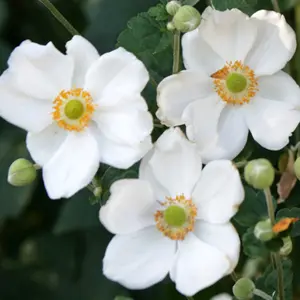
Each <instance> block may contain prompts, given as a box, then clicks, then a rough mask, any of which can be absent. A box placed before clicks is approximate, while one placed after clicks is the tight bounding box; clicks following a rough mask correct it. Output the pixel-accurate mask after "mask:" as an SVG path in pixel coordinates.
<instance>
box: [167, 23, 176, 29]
mask: <svg viewBox="0 0 300 300" xmlns="http://www.w3.org/2000/svg"><path fill="white" fill-rule="evenodd" d="M167 29H168V30H169V31H174V30H175V29H176V28H175V26H174V24H173V22H169V23H168V24H167Z"/></svg>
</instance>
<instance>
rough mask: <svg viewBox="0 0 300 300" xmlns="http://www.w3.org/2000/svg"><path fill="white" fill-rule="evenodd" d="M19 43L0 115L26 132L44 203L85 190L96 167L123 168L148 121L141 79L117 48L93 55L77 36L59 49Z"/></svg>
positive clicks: (135, 63)
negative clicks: (44, 194)
mask: <svg viewBox="0 0 300 300" xmlns="http://www.w3.org/2000/svg"><path fill="white" fill-rule="evenodd" d="M66 48H67V54H66V55H64V54H62V53H61V52H59V51H58V50H57V49H56V48H55V47H54V46H53V44H52V43H48V44H47V45H46V46H43V45H39V44H35V43H32V42H30V41H25V42H23V43H22V44H21V45H20V46H19V47H17V48H16V49H15V50H14V51H13V52H12V54H11V56H10V58H9V61H8V65H9V68H8V69H7V71H6V72H4V73H3V75H2V76H1V78H0V95H1V100H0V115H1V116H2V117H3V118H4V119H6V120H7V121H9V122H11V123H12V124H14V125H16V126H19V127H21V128H23V129H25V130H26V131H29V133H28V135H27V147H28V149H29V152H30V154H31V156H32V158H33V159H34V160H35V161H36V163H38V164H39V165H41V166H43V178H44V182H45V186H46V189H47V192H48V194H49V197H50V198H53V199H57V198H61V197H70V196H72V195H73V194H74V193H76V192H77V191H78V190H80V189H82V188H83V187H85V186H86V185H87V184H88V183H89V182H90V181H91V180H92V178H93V176H94V175H95V173H96V172H97V170H98V167H99V162H100V161H102V162H104V163H106V164H109V165H112V166H114V167H117V168H128V167H129V166H131V165H132V164H133V163H135V162H136V161H138V160H139V159H140V158H141V157H142V156H143V155H144V154H145V153H146V152H147V151H148V150H149V149H150V148H151V146H152V144H151V137H150V133H151V131H152V127H153V124H152V117H151V115H150V113H149V112H148V111H147V105H146V102H145V100H144V99H143V98H142V97H141V95H140V93H141V91H142V90H143V88H144V87H145V85H146V83H147V81H148V79H149V76H148V72H147V70H146V68H145V67H144V65H143V64H142V62H140V61H139V60H137V58H136V57H135V56H134V55H133V54H131V53H129V52H127V51H126V50H124V49H123V48H119V49H117V50H114V51H112V52H110V53H107V54H104V55H102V56H101V57H100V56H99V54H98V52H97V51H96V49H95V48H94V47H93V46H92V45H91V44H90V43H89V42H88V41H87V40H86V39H84V38H83V37H80V36H75V37H74V38H73V39H72V40H71V41H69V42H68V43H67V45H66Z"/></svg>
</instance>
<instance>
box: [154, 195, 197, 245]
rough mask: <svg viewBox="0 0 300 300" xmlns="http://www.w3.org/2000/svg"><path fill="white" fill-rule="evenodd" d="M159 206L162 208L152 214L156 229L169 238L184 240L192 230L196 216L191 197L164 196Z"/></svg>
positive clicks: (195, 208)
mask: <svg viewBox="0 0 300 300" xmlns="http://www.w3.org/2000/svg"><path fill="white" fill-rule="evenodd" d="M161 206H162V209H161V210H158V211H156V213H155V215H154V218H155V222H156V227H157V229H158V230H159V231H161V232H162V233H163V234H164V235H165V236H167V237H169V238H170V239H171V240H184V238H185V236H186V235H187V234H188V233H189V232H190V231H193V230H194V226H195V219H196V216H197V207H196V206H195V204H194V203H193V201H192V199H187V198H186V197H185V196H184V195H180V196H176V197H175V198H171V197H166V201H165V202H163V203H161Z"/></svg>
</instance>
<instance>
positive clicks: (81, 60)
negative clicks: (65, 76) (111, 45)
mask: <svg viewBox="0 0 300 300" xmlns="http://www.w3.org/2000/svg"><path fill="white" fill-rule="evenodd" d="M66 48H67V55H68V56H70V57H71V58H72V59H73V61H74V67H75V69H74V74H73V78H72V86H74V87H78V88H80V87H83V86H84V80H85V75H86V73H87V70H88V69H89V68H90V66H91V65H92V64H93V63H94V62H95V61H96V60H97V59H98V58H99V54H98V51H97V50H96V48H95V47H94V46H93V45H92V44H91V43H90V42H89V41H88V40H87V39H85V38H84V37H82V36H80V35H75V36H74V37H73V38H72V39H71V40H70V41H69V42H67V44H66Z"/></svg>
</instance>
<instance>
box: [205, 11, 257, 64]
mask: <svg viewBox="0 0 300 300" xmlns="http://www.w3.org/2000/svg"><path fill="white" fill-rule="evenodd" d="M199 34H200V35H201V37H202V38H203V39H204V41H205V42H206V43H207V44H208V45H210V47H211V48H212V49H213V51H214V52H216V53H217V54H218V55H219V56H220V57H221V58H223V60H224V63H225V62H226V61H235V60H241V61H243V60H244V59H245V57H246V56H247V54H248V52H249V50H250V49H251V48H252V46H253V43H254V41H255V38H256V34H257V27H256V24H255V23H254V22H251V21H250V20H249V17H248V16H247V15H246V14H244V13H242V12H241V11H239V10H238V9H232V10H226V11H218V10H213V11H211V13H210V15H209V16H207V17H206V19H204V20H202V22H201V25H200V26H199ZM199 50H200V49H199ZM200 51H201V50H200Z"/></svg>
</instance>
